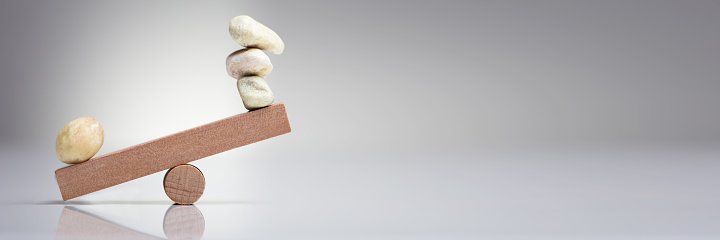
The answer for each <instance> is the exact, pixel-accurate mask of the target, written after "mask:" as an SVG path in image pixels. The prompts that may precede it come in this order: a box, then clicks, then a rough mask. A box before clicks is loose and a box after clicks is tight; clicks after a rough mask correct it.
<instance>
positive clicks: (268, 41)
mask: <svg viewBox="0 0 720 240" xmlns="http://www.w3.org/2000/svg"><path fill="white" fill-rule="evenodd" d="M230 36H231V37H232V39H233V40H235V42H237V43H239V44H240V46H243V47H248V48H259V49H262V50H265V51H268V52H271V53H274V54H281V53H282V52H283V50H285V43H283V41H282V39H280V36H278V35H277V33H275V32H274V31H273V30H272V29H270V28H268V27H266V26H265V25H263V24H262V23H259V22H258V21H255V19H253V18H251V17H249V16H247V15H242V16H237V17H234V18H233V19H232V20H230Z"/></svg>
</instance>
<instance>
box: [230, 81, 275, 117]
mask: <svg viewBox="0 0 720 240" xmlns="http://www.w3.org/2000/svg"><path fill="white" fill-rule="evenodd" d="M237 86H238V92H240V98H242V101H243V105H245V108H247V109H248V110H255V109H258V108H263V107H267V106H270V104H272V102H273V100H275V97H274V96H273V93H272V90H270V86H268V84H267V83H266V82H265V79H263V78H261V77H258V76H249V77H242V78H240V79H238V82H237Z"/></svg>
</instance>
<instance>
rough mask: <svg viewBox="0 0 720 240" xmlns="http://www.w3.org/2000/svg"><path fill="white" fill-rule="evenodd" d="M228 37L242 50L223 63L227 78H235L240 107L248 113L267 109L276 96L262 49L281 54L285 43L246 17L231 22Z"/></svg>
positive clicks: (268, 64) (269, 68)
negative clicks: (269, 83) (266, 79)
mask: <svg viewBox="0 0 720 240" xmlns="http://www.w3.org/2000/svg"><path fill="white" fill-rule="evenodd" d="M230 36H231V37H232V38H233V40H235V41H236V42H237V43H239V44H240V46H243V47H245V48H243V49H240V50H237V51H235V52H233V53H231V54H230V56H228V57H227V60H226V62H225V63H226V67H227V72H228V74H229V75H230V77H232V78H233V79H237V87H238V92H240V98H241V99H242V101H243V105H245V108H247V109H248V110H251V111H252V110H255V109H259V108H263V107H267V106H270V104H272V102H273V100H274V99H275V97H274V96H273V93H272V90H270V86H268V84H267V83H266V82H265V77H267V75H268V74H270V72H272V70H273V65H272V63H270V58H269V57H268V56H267V55H265V53H263V51H262V50H265V51H268V52H271V53H274V54H281V53H282V52H283V50H284V49H285V44H284V43H283V41H282V39H280V37H279V36H278V35H277V34H276V33H275V32H274V31H273V30H271V29H270V28H268V27H266V26H265V25H263V24H262V23H259V22H257V21H255V19H252V18H251V17H249V16H245V15H243V16H237V17H235V18H233V19H232V20H230Z"/></svg>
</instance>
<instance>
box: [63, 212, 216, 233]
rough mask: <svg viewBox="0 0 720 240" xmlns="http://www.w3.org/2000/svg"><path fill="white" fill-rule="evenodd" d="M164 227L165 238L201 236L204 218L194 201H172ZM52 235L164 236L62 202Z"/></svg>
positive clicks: (166, 214)
mask: <svg viewBox="0 0 720 240" xmlns="http://www.w3.org/2000/svg"><path fill="white" fill-rule="evenodd" d="M163 231H164V232H165V236H166V237H167V239H201V238H202V236H203V233H205V218H203V216H202V213H201V212H200V210H198V209H197V208H196V207H195V206H194V205H171V206H170V207H169V208H168V210H167V211H166V212H165V219H164V220H163ZM55 239H164V238H160V237H157V236H153V235H151V234H147V233H144V232H141V231H137V230H134V229H132V228H129V227H126V226H123V225H121V224H118V223H116V222H113V221H112V220H109V219H106V218H103V217H101V216H98V215H95V214H92V213H89V212H86V211H83V210H80V209H78V208H75V207H72V206H65V207H64V208H63V210H62V212H61V214H60V221H59V222H58V227H57V230H56V231H55Z"/></svg>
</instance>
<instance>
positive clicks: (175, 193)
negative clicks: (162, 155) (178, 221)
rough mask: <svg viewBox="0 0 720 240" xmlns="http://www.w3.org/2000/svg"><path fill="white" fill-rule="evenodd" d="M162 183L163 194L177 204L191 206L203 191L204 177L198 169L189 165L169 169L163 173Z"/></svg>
mask: <svg viewBox="0 0 720 240" xmlns="http://www.w3.org/2000/svg"><path fill="white" fill-rule="evenodd" d="M163 182H164V183H163V186H164V187H165V194H167V196H168V197H169V198H170V200H172V201H173V202H175V203H177V204H193V203H195V202H197V200H198V199H200V196H202V194H203V191H204V190H205V177H204V176H203V174H202V172H200V169H198V168H197V167H195V166H193V165H190V164H183V165H180V166H177V167H174V168H171V169H170V170H168V171H167V173H165V180H164V181H163Z"/></svg>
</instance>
